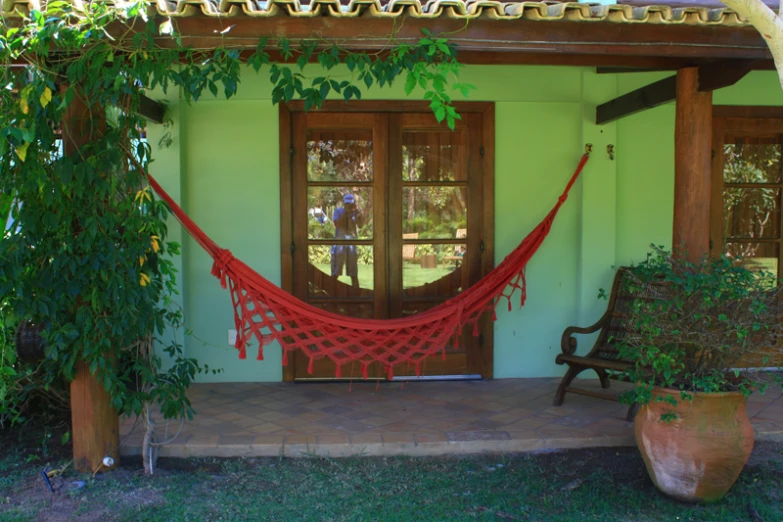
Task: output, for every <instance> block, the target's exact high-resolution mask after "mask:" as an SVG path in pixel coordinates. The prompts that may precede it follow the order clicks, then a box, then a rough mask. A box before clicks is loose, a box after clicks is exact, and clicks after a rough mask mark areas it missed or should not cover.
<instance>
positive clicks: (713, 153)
mask: <svg viewBox="0 0 783 522" xmlns="http://www.w3.org/2000/svg"><path fill="white" fill-rule="evenodd" d="M710 152H711V153H712V159H715V149H712V150H711V151H710Z"/></svg>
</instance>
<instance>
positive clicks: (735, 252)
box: [726, 243, 780, 276]
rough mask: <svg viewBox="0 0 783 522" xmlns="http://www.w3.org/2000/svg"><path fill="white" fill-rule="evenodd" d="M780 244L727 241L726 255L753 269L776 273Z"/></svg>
mask: <svg viewBox="0 0 783 522" xmlns="http://www.w3.org/2000/svg"><path fill="white" fill-rule="evenodd" d="M779 254H780V245H779V244H778V243H728V244H727V245H726V255H728V256H729V257H732V258H735V259H737V260H738V262H740V263H741V264H742V265H743V266H746V267H748V268H750V269H753V270H759V271H764V272H769V273H771V274H772V275H773V276H777V275H778V259H779Z"/></svg>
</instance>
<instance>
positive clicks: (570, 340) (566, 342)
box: [560, 310, 612, 355]
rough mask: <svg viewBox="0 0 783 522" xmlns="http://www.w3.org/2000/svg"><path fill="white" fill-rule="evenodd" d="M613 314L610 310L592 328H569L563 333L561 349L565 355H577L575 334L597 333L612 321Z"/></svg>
mask: <svg viewBox="0 0 783 522" xmlns="http://www.w3.org/2000/svg"><path fill="white" fill-rule="evenodd" d="M611 317H612V313H611V311H610V310H607V311H606V313H604V315H603V316H601V318H600V319H599V320H598V321H597V322H596V323H595V324H594V325H591V326H588V327H586V328H583V327H580V326H569V327H568V328H566V329H565V331H563V337H562V338H561V339H560V348H561V349H562V350H563V353H564V354H566V355H574V353H576V346H577V342H576V338H575V337H574V334H580V335H582V334H591V333H595V332H597V331H598V330H600V329H601V328H603V327H604V325H605V324H606V323H607V322H608V321H609V320H610V319H611Z"/></svg>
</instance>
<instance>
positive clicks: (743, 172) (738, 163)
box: [723, 136, 781, 183]
mask: <svg viewBox="0 0 783 522" xmlns="http://www.w3.org/2000/svg"><path fill="white" fill-rule="evenodd" d="M732 141H733V142H734V143H727V144H726V145H724V148H723V153H724V163H723V180H724V181H725V182H726V183H778V182H780V153H781V146H780V140H779V138H778V137H776V136H771V137H738V138H732Z"/></svg>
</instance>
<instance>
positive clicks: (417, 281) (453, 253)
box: [402, 243, 467, 297]
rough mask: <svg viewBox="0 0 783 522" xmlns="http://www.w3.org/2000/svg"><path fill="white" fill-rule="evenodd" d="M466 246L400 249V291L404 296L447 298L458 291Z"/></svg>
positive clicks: (460, 289) (418, 246)
mask: <svg viewBox="0 0 783 522" xmlns="http://www.w3.org/2000/svg"><path fill="white" fill-rule="evenodd" d="M466 250H467V245H466V244H464V243H460V244H448V245H432V244H424V245H416V244H403V246H402V261H403V263H402V287H403V293H404V295H405V296H409V297H413V296H417V297H425V296H426V297H451V296H454V295H456V294H458V293H459V292H460V291H462V288H463V270H462V261H463V259H464V256H465V252H466Z"/></svg>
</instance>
